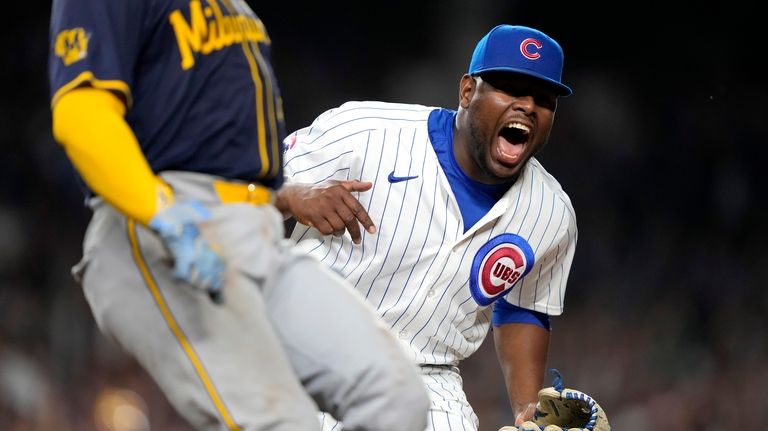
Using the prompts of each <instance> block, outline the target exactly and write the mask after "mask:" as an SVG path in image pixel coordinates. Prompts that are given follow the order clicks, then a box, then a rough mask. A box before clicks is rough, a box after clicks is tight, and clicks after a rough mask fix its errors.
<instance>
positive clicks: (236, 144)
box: [49, 0, 429, 431]
mask: <svg viewBox="0 0 768 431" xmlns="http://www.w3.org/2000/svg"><path fill="white" fill-rule="evenodd" d="M50 42H51V50H50V58H49V61H50V70H49V72H50V85H51V92H52V99H51V107H52V114H53V115H52V116H53V133H54V136H55V138H56V140H57V141H58V142H59V143H60V144H61V145H62V146H63V149H64V150H65V151H66V154H67V155H68V156H69V158H70V160H71V161H72V163H73V165H74V167H75V168H76V170H77V173H78V174H79V177H80V178H82V180H83V181H84V183H83V185H84V186H85V187H84V189H85V191H86V197H87V203H88V205H89V206H90V208H91V209H92V210H93V217H92V220H91V222H90V224H89V226H88V230H87V233H86V235H85V239H84V246H83V248H84V249H83V258H82V260H81V261H80V262H79V263H78V264H77V265H76V267H75V268H73V273H74V274H75V276H76V277H77V279H78V280H79V281H81V283H82V286H83V289H84V293H85V296H86V299H87V300H88V303H89V304H90V307H91V310H92V312H93V315H94V317H95V320H96V322H97V324H98V325H99V328H100V329H101V330H102V331H103V332H104V334H106V335H107V336H109V337H112V338H114V339H115V340H116V341H117V342H118V343H119V344H120V345H121V346H122V347H124V348H125V349H126V350H127V351H128V352H130V354H132V355H133V356H135V358H136V359H137V360H138V362H139V363H141V364H142V365H143V366H144V368H145V369H146V371H147V372H148V373H149V374H150V375H151V376H152V377H153V378H154V379H155V381H156V382H157V383H158V385H159V387H160V388H161V389H162V390H163V392H164V393H165V395H167V397H168V399H169V400H170V402H171V403H172V404H173V405H174V406H175V408H176V409H177V410H178V412H179V413H180V414H181V415H182V416H183V417H184V418H186V419H187V420H188V421H189V422H190V423H191V424H192V425H193V426H194V428H195V429H199V430H214V429H215V430H222V429H227V430H271V431H274V430H279V431H308V430H319V429H320V423H319V422H318V421H317V414H318V410H317V407H318V406H319V407H320V408H322V409H323V410H327V411H329V412H332V413H333V415H334V416H335V415H338V417H339V418H341V419H342V420H344V422H345V423H348V424H350V427H351V428H352V429H356V430H379V431H391V430H393V429H398V430H410V431H421V430H423V428H424V426H425V424H426V420H427V419H426V416H427V409H428V405H429V401H428V396H427V394H426V391H425V388H424V385H423V383H422V381H421V379H420V377H419V375H418V372H417V367H415V366H414V364H413V363H412V361H410V360H409V358H408V357H407V356H406V355H405V354H404V353H403V349H402V347H401V345H400V344H399V343H398V342H397V340H396V339H395V337H394V336H392V334H390V333H389V332H388V331H386V330H385V328H384V326H383V325H382V324H381V322H380V321H379V320H378V319H377V318H376V315H375V314H374V312H373V310H372V309H371V307H370V306H369V305H368V304H367V303H366V302H365V301H364V300H363V299H362V298H361V297H359V295H358V294H357V293H356V292H354V291H353V290H351V289H349V288H348V286H346V285H345V284H344V282H343V280H342V279H341V277H339V276H338V275H336V274H334V273H333V272H332V271H330V270H329V269H327V268H326V267H324V266H323V265H321V264H320V263H319V262H317V261H316V260H314V259H311V258H309V257H307V256H305V255H302V254H299V253H296V252H295V251H294V250H293V249H292V248H291V247H289V246H288V245H289V244H290V243H289V242H288V241H287V240H286V239H285V238H284V232H283V219H282V217H281V215H280V213H279V212H278V211H277V209H276V208H275V207H274V205H272V204H273V203H274V196H275V190H277V189H278V188H279V187H280V186H281V184H282V182H283V171H282V151H281V145H282V139H283V138H284V124H283V116H282V110H281V100H280V92H279V89H278V86H277V82H276V80H275V77H274V75H273V72H272V69H271V66H270V61H269V48H270V45H271V42H270V38H269V35H268V34H267V32H266V30H265V27H264V25H263V23H262V22H261V21H260V20H259V18H258V17H257V16H256V15H255V14H254V13H253V12H252V11H251V10H250V9H249V8H248V6H247V5H246V3H245V2H244V1H242V0H203V1H201V0H161V1H149V0H110V1H103V0H54V1H53V5H52V16H51V41H50ZM329 345H332V346H334V347H333V348H331V349H329V348H328V346H329Z"/></svg>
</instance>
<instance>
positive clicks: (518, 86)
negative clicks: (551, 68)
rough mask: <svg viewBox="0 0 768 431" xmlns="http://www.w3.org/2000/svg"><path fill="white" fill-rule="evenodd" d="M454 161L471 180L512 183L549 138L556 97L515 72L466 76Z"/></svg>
mask: <svg viewBox="0 0 768 431" xmlns="http://www.w3.org/2000/svg"><path fill="white" fill-rule="evenodd" d="M459 95H460V105H459V115H458V119H457V127H458V130H457V137H456V144H457V146H456V159H457V161H458V162H459V164H460V165H461V167H462V168H463V169H464V171H465V173H467V175H469V177H470V178H472V179H474V180H476V181H480V182H483V183H486V184H500V183H504V182H509V181H510V180H511V179H514V178H516V177H517V175H518V174H519V173H520V171H521V170H522V168H523V166H524V165H525V163H526V162H527V161H528V160H529V159H530V158H531V157H533V156H534V155H535V154H536V153H537V152H538V151H539V150H540V149H541V148H543V146H544V144H545V143H546V142H547V139H548V138H549V133H550V131H551V129H552V122H553V120H554V116H555V109H556V108H557V94H556V93H555V92H554V91H553V90H552V88H551V87H548V86H546V85H544V84H543V83H541V81H539V80H537V79H535V78H530V77H527V76H525V75H519V74H512V73H504V72H501V73H493V74H491V73H487V74H483V76H482V77H480V76H469V75H465V76H464V77H463V78H462V80H461V86H460V93H459Z"/></svg>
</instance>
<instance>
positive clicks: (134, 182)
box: [53, 88, 172, 224]
mask: <svg viewBox="0 0 768 431" xmlns="http://www.w3.org/2000/svg"><path fill="white" fill-rule="evenodd" d="M124 113H125V105H124V104H123V103H122V102H121V101H120V100H119V99H118V98H117V97H116V96H115V95H113V94H112V93H110V92H108V91H105V90H98V89H93V88H81V89H76V90H73V91H71V92H69V93H67V94H65V95H64V96H62V97H61V99H59V101H58V102H57V103H56V105H55V106H54V107H53V135H54V138H55V139H56V140H57V141H58V142H59V143H60V144H61V145H62V146H63V147H64V150H65V151H66V153H67V156H68V157H69V159H70V160H71V161H72V164H73V165H74V166H75V169H77V171H78V173H79V174H80V176H81V177H82V178H83V180H84V181H85V182H86V184H87V185H88V187H90V188H91V190H93V191H94V193H96V194H98V195H99V196H101V197H102V198H104V200H106V201H107V202H109V203H110V204H112V205H113V206H115V207H116V208H117V209H118V210H119V211H121V212H123V213H125V214H126V215H127V216H129V217H131V218H134V219H136V220H138V221H139V222H141V223H144V224H147V223H148V221H149V220H150V219H151V218H152V216H153V215H154V214H155V213H156V212H157V211H158V210H159V209H160V207H162V206H164V205H166V204H167V203H170V201H171V200H172V194H171V190H170V188H169V187H168V186H167V185H165V184H164V183H163V182H162V181H161V180H160V179H159V178H158V177H157V176H155V174H154V173H153V172H152V170H151V168H150V167H149V164H148V163H147V160H146V158H145V157H144V155H143V153H142V152H141V148H140V146H139V143H138V141H137V140H136V137H135V136H134V134H133V131H132V130H131V128H130V127H129V126H128V124H127V123H126V122H125V120H124V119H123V115H124Z"/></svg>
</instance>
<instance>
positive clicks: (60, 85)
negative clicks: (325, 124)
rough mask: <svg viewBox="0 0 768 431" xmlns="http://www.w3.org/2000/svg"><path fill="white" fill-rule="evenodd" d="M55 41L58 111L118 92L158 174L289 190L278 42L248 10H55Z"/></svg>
mask: <svg viewBox="0 0 768 431" xmlns="http://www.w3.org/2000/svg"><path fill="white" fill-rule="evenodd" d="M51 38H52V41H51V42H52V43H51V47H52V48H51V53H50V59H49V77H50V85H51V99H52V102H51V103H52V104H55V103H56V101H57V100H58V98H59V97H61V95H63V94H64V93H66V92H67V91H69V90H71V89H73V88H76V87H78V86H82V85H90V86H92V87H96V88H105V89H109V90H112V91H114V92H116V93H117V94H118V95H120V96H121V97H122V98H123V99H124V100H125V102H126V106H127V108H128V109H127V113H126V120H127V122H128V124H129V125H130V126H131V128H132V129H133V131H134V133H135V134H136V137H137V139H138V140H139V143H140V145H141V148H142V151H143V152H144V155H145V156H146V158H147V161H148V162H149V165H150V166H151V167H152V170H153V171H154V172H161V171H167V170H177V171H192V172H200V173H206V174H212V175H219V176H222V177H225V178H229V179H239V180H244V181H253V182H260V183H262V184H264V185H267V186H270V187H273V188H277V187H279V186H280V184H282V180H283V173H282V151H281V145H282V140H283V138H284V136H285V125H284V122H283V114H282V107H281V99H280V91H279V89H278V86H277V81H276V79H275V76H274V74H273V71H272V67H271V65H270V58H269V56H270V54H269V48H270V45H271V42H270V39H269V36H268V34H267V31H266V29H265V27H264V25H263V24H262V22H261V20H259V18H258V17H257V16H256V15H255V14H254V13H253V11H251V10H250V8H249V7H248V6H247V5H246V3H245V2H244V1H242V0H203V1H200V0H108V1H106V0H54V1H53V9H52V13H51ZM104 145H109V143H108V142H105V143H104Z"/></svg>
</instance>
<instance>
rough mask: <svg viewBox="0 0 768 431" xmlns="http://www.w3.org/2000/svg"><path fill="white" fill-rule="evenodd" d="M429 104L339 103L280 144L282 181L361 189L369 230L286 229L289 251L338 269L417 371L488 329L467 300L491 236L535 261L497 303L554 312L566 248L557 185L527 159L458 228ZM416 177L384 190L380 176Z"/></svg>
mask: <svg viewBox="0 0 768 431" xmlns="http://www.w3.org/2000/svg"><path fill="white" fill-rule="evenodd" d="M433 109H434V108H432V107H427V106H421V105H406V104H390V103H382V102H348V103H345V104H344V105H342V106H340V107H338V108H335V109H331V110H329V111H326V112H325V113H323V114H321V115H320V116H319V117H318V118H317V119H316V120H315V121H314V122H313V123H312V125H310V126H309V127H306V128H303V129H301V130H298V131H296V132H295V133H294V134H293V135H291V136H289V138H288V139H286V143H290V146H289V147H288V148H287V150H286V154H285V172H286V181H288V182H301V183H320V182H323V181H326V180H329V179H338V180H342V179H360V180H363V181H371V182H372V183H373V189H371V190H369V191H367V192H362V193H358V194H357V195H356V197H357V198H358V200H359V201H360V202H361V204H362V205H363V207H365V208H366V210H367V211H368V213H369V214H370V216H371V218H372V220H373V221H374V223H375V224H376V226H377V229H378V231H377V233H376V234H374V235H370V234H365V235H363V240H362V243H361V244H360V245H354V244H353V243H352V241H351V239H350V237H349V235H348V234H346V235H344V236H342V237H333V236H328V237H323V236H321V235H320V233H319V232H318V231H316V230H315V229H312V228H309V227H307V226H304V225H297V227H296V228H295V230H294V232H293V234H292V239H294V240H295V241H297V243H298V246H299V247H300V248H301V249H302V250H305V251H306V252H308V253H310V254H311V255H313V256H315V257H317V258H318V259H320V260H321V261H323V262H324V263H325V264H327V265H328V266H330V267H331V268H333V269H334V270H336V271H338V272H339V273H341V274H342V275H343V276H344V277H345V278H346V279H347V280H348V281H350V282H351V283H352V284H353V285H354V286H355V288H356V289H357V290H358V291H359V292H361V293H362V294H363V295H365V297H366V298H367V300H368V302H369V303H371V304H373V305H374V306H375V307H376V308H377V310H378V312H379V315H380V316H381V317H382V318H383V319H384V321H385V322H386V323H387V324H388V325H389V327H390V328H391V329H392V331H394V333H396V334H397V335H398V337H399V338H400V340H401V341H402V342H403V343H404V344H405V346H406V347H407V350H408V351H409V352H410V354H411V356H412V358H413V360H414V361H415V362H416V363H419V364H451V365H456V364H458V362H459V361H460V360H462V359H464V358H466V357H468V356H469V355H470V354H472V353H473V352H475V351H476V350H477V349H478V347H479V346H480V344H481V343H482V341H483V339H484V338H485V336H486V335H487V333H488V328H489V326H490V315H491V308H490V307H482V306H479V305H478V304H477V303H476V302H475V301H474V300H473V299H472V296H471V295H470V290H469V287H468V285H469V279H470V267H471V265H472V260H473V258H474V256H475V254H476V253H477V251H478V249H479V248H480V247H482V246H483V245H484V244H486V243H487V242H488V241H489V240H490V239H492V238H494V237H496V236H498V235H499V234H502V233H513V234H516V235H519V236H520V237H522V238H524V239H525V240H526V241H527V242H528V244H529V245H530V246H531V248H532V250H533V252H534V254H535V264H534V266H533V267H532V268H531V270H530V272H529V273H528V274H527V275H526V276H525V277H524V278H522V279H520V280H519V281H518V282H517V283H516V284H514V287H513V288H512V290H511V291H510V292H509V293H508V294H507V295H506V299H507V301H508V302H510V303H511V304H514V305H517V306H520V307H523V308H527V309H530V310H534V311H538V312H542V313H547V314H549V315H559V314H561V313H562V311H563V296H564V294H565V287H566V281H567V277H568V272H569V270H570V266H571V262H572V260H573V254H574V251H575V245H576V239H577V230H576V217H575V213H574V211H573V207H572V205H571V202H570V199H569V198H568V196H567V195H566V193H565V192H564V191H563V190H562V188H561V187H560V185H559V183H558V182H557V181H556V180H555V179H554V178H553V177H552V176H551V175H550V174H549V173H547V171H546V170H545V169H544V168H543V167H542V165H541V164H540V163H539V162H538V161H537V160H536V159H531V160H530V162H529V163H528V165H527V166H526V168H525V169H524V171H523V173H522V175H521V176H520V178H519V179H518V181H517V182H516V183H515V184H514V185H513V186H512V187H511V188H510V190H509V191H508V192H507V193H506V194H505V195H504V196H503V197H502V198H501V199H500V201H499V202H497V203H496V205H495V206H494V207H493V208H492V209H491V210H490V211H489V212H488V213H487V214H486V215H485V216H484V217H483V218H482V219H481V220H479V221H478V222H477V223H476V224H475V225H474V226H472V227H471V228H470V229H468V230H467V231H466V232H464V227H463V224H462V219H461V214H460V212H459V208H458V205H457V203H456V200H455V198H454V196H453V193H452V192H451V188H450V186H449V184H448V180H447V178H446V177H445V175H444V174H443V172H442V169H441V167H440V164H439V162H438V160H437V157H436V155H435V152H434V150H433V148H432V145H431V143H430V141H429V136H428V133H427V118H428V116H429V113H430V112H431V111H432V110H433ZM390 173H393V175H394V176H397V177H405V176H416V178H413V179H410V180H407V181H402V182H396V183H390V182H389V181H388V180H387V177H388V175H389V174H390Z"/></svg>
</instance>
